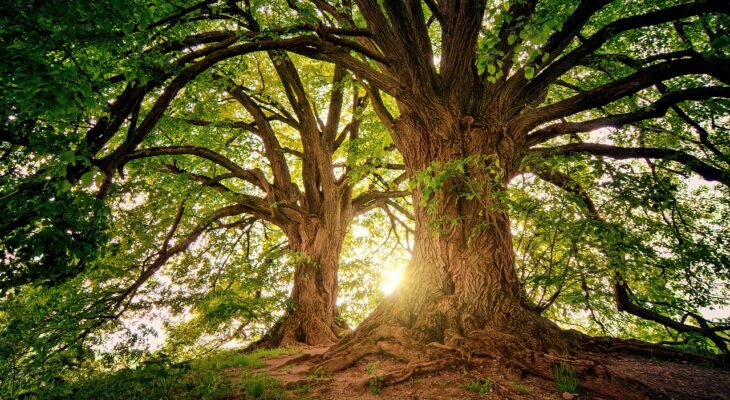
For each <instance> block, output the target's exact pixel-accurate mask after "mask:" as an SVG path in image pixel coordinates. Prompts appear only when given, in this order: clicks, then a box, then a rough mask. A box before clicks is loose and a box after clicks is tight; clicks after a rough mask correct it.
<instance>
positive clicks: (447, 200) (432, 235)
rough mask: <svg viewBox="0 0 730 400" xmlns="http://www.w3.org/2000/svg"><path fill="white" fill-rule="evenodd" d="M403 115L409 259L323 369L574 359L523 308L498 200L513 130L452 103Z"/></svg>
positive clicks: (546, 325) (509, 167) (513, 159)
mask: <svg viewBox="0 0 730 400" xmlns="http://www.w3.org/2000/svg"><path fill="white" fill-rule="evenodd" d="M402 109H404V110H406V111H407V112H405V113H403V114H402V115H401V117H400V118H398V119H397V120H396V122H395V124H394V129H395V135H394V138H395V142H396V146H397V147H398V149H399V151H401V152H402V153H403V156H404V161H405V164H406V168H407V170H408V172H409V173H410V174H411V175H412V176H414V177H415V180H416V182H418V186H417V187H416V188H415V190H414V192H413V203H414V211H415V218H416V229H415V231H416V234H415V247H414V252H413V258H412V260H411V261H410V263H409V265H408V267H407V269H406V272H405V275H404V278H403V280H402V283H401V285H400V287H399V288H398V289H397V290H396V292H395V293H394V294H393V295H391V296H389V297H388V298H387V299H386V300H385V301H384V302H383V303H382V304H381V305H380V306H379V307H378V308H377V309H376V310H375V311H374V312H373V313H372V314H371V315H370V316H369V317H368V318H367V319H366V320H365V321H364V322H363V323H362V325H361V326H360V327H359V328H358V329H357V331H356V332H355V333H354V334H352V335H350V336H348V337H347V338H346V339H344V340H343V341H342V342H341V343H340V344H338V345H337V346H336V347H334V348H333V349H332V350H331V351H330V352H329V353H328V354H326V355H325V362H324V364H323V365H324V366H325V367H326V368H328V369H332V370H336V369H340V368H345V367H347V366H349V365H351V364H352V363H354V362H356V361H357V360H358V359H359V358H360V357H362V356H363V355H365V354H369V353H374V352H385V353H389V354H392V355H394V356H396V357H399V358H402V359H404V360H406V361H411V362H412V361H414V360H416V359H420V358H422V357H423V356H426V355H427V354H428V353H429V352H432V349H440V350H444V349H446V350H449V351H458V352H459V353H460V354H461V355H462V356H463V357H470V354H471V353H472V352H479V351H480V349H485V348H488V349H489V350H488V351H489V352H490V353H494V352H495V351H496V352H497V353H500V352H501V353H503V354H504V355H505V356H506V355H508V354H512V353H515V352H519V351H520V350H521V349H525V350H530V351H539V352H555V353H564V352H566V351H568V349H569V348H570V346H571V344H570V343H569V341H568V338H567V337H566V336H565V335H563V334H562V331H561V329H559V328H558V327H557V325H555V324H554V323H552V322H551V321H549V320H547V319H546V318H543V317H542V316H540V315H539V313H537V312H536V311H533V310H532V309H531V307H530V305H529V304H527V303H526V299H525V296H524V292H523V288H522V287H521V285H520V283H519V280H518V277H517V274H516V270H515V264H514V251H513V246H512V235H511V230H510V222H509V218H508V215H507V214H506V210H505V207H504V206H503V205H502V204H501V203H500V200H499V196H500V193H501V192H502V191H503V190H504V189H505V187H506V184H507V183H508V182H509V179H510V178H511V177H512V176H513V175H514V174H515V172H516V171H517V167H518V163H519V158H520V157H519V154H517V153H516V152H515V146H514V144H513V143H512V142H511V138H510V136H511V135H509V134H508V132H507V130H508V129H509V126H508V125H507V124H504V123H503V122H501V121H500V119H499V118H495V116H494V115H484V116H481V117H480V120H481V121H482V123H481V124H479V125H478V126H475V125H474V123H473V122H474V118H473V117H472V116H470V115H468V114H467V115H464V113H463V112H460V110H459V109H458V105H457V106H456V107H454V106H453V105H449V104H448V103H441V104H438V103H437V104H433V103H432V104H431V106H430V107H419V108H414V109H413V111H410V110H409V109H408V108H407V107H405V105H404V106H402ZM419 171H426V173H425V174H424V172H419ZM434 182H437V183H434ZM419 349H420V350H419ZM414 350H415V351H414Z"/></svg>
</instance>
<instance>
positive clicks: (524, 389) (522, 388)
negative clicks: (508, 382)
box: [512, 382, 532, 394]
mask: <svg viewBox="0 0 730 400" xmlns="http://www.w3.org/2000/svg"><path fill="white" fill-rule="evenodd" d="M512 389H514V391H515V392H517V393H519V394H530V393H532V388H531V387H530V386H529V385H528V384H526V383H524V382H515V383H514V384H513V385H512Z"/></svg>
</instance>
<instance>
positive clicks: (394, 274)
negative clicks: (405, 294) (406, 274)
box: [380, 268, 403, 295]
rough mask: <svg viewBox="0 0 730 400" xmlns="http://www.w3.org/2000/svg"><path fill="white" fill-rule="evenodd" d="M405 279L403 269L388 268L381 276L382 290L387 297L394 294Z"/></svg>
mask: <svg viewBox="0 0 730 400" xmlns="http://www.w3.org/2000/svg"><path fill="white" fill-rule="evenodd" d="M402 277H403V268H387V269H385V270H383V273H382V275H381V284H380V290H381V291H382V292H383V293H385V294H386V295H388V294H391V293H393V291H394V290H395V288H396V287H398V284H400V281H401V278H402Z"/></svg>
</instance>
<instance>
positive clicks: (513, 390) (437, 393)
mask: <svg viewBox="0 0 730 400" xmlns="http://www.w3.org/2000/svg"><path fill="white" fill-rule="evenodd" d="M326 350H327V347H306V348H302V351H301V352H300V353H299V354H294V355H286V356H281V357H276V358H270V359H266V360H265V361H266V362H267V363H268V365H267V366H265V367H262V368H259V369H258V370H257V371H258V372H262V373H268V374H270V375H271V376H273V377H275V378H277V379H279V380H280V381H281V382H282V383H283V385H284V387H285V388H286V389H287V394H286V399H322V400H324V399H327V400H329V399H332V400H335V399H337V400H339V399H409V400H411V399H413V400H416V399H419V400H420V399H422V400H426V399H433V400H436V399H439V400H446V399H454V400H455V399H556V400H559V399H562V398H563V397H562V396H563V393H559V392H558V391H557V390H556V387H555V382H554V381H551V380H547V379H544V378H540V377H536V376H530V375H525V374H523V373H521V372H520V371H519V370H516V369H514V368H505V367H503V366H501V364H500V363H498V362H497V361H496V360H493V359H488V358H476V357H475V358H472V359H471V360H470V362H469V363H467V362H466V361H465V363H464V365H461V366H458V367H455V368H451V369H448V370H444V371H440V372H438V373H433V374H424V375H419V376H413V377H411V378H410V379H408V380H406V381H405V382H402V383H399V384H396V385H393V386H388V387H382V388H381V387H380V381H379V377H380V376H384V375H386V374H388V373H389V372H394V371H397V370H402V369H403V368H404V364H403V363H401V362H398V361H395V360H393V359H389V358H386V357H383V356H377V355H376V356H368V357H365V358H363V359H362V360H360V361H359V362H358V363H357V364H355V365H354V366H353V367H351V368H347V369H345V370H344V371H341V372H338V373H335V374H331V375H326V374H323V373H320V372H319V371H317V370H314V367H315V365H316V361H317V358H316V357H317V356H318V355H321V354H322V353H324V352H325V351H326ZM593 359H594V360H598V361H600V364H601V366H602V368H605V371H604V374H603V375H604V376H606V377H610V376H611V375H614V373H615V375H629V376H631V377H633V378H635V380H636V382H635V384H634V385H633V387H630V386H627V385H625V384H622V383H618V382H612V381H611V379H610V378H606V380H605V381H603V382H601V381H600V380H599V381H596V380H595V377H593V384H595V383H596V382H599V384H601V385H603V388H604V389H605V388H606V387H608V388H610V390H609V392H610V393H612V394H613V395H612V396H611V397H606V395H605V393H604V394H603V395H601V396H599V395H596V394H595V393H592V392H591V391H590V390H586V389H585V388H579V390H578V391H577V393H575V394H574V395H573V396H574V397H573V398H574V399H577V400H583V399H586V400H587V399H593V400H599V399H603V400H609V399H650V398H651V397H648V396H647V395H645V394H643V393H642V391H641V389H640V387H641V386H643V385H645V386H646V387H647V388H651V389H653V390H654V392H655V393H661V394H662V396H663V397H664V398H668V399H702V400H729V399H730V371H728V370H720V369H715V368H709V367H703V366H698V365H693V364H690V363H687V362H670V361H660V360H652V359H648V358H645V357H639V356H630V355H621V354H610V355H595V357H594V358H593ZM229 373H231V374H235V373H236V370H230V371H229ZM579 378H580V377H579ZM484 380H489V381H490V382H491V383H492V384H491V388H490V389H489V390H488V391H487V390H484V386H482V391H483V392H484V393H479V392H478V391H474V390H470V389H469V388H468V386H469V384H470V383H471V384H473V383H475V382H477V383H483V382H484ZM612 385H613V387H612ZM475 389H476V390H478V388H475ZM604 392H605V391H604Z"/></svg>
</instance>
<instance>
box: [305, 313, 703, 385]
mask: <svg viewBox="0 0 730 400" xmlns="http://www.w3.org/2000/svg"><path fill="white" fill-rule="evenodd" d="M524 312H526V313H531V312H530V311H529V310H526V309H525V310H524ZM378 318H382V317H377V314H375V315H374V316H373V318H369V319H368V320H366V321H365V322H364V323H363V325H361V326H360V328H358V330H357V331H355V332H353V333H352V334H350V335H348V336H347V337H345V338H344V339H343V340H342V341H341V342H340V343H338V344H336V345H334V346H333V347H331V348H330V350H329V351H327V352H326V353H325V354H323V355H322V356H321V357H320V358H319V360H318V361H317V364H316V365H315V367H314V368H313V369H314V370H317V369H319V370H322V371H327V372H328V373H334V372H337V371H341V370H344V369H347V368H349V367H351V366H353V365H355V364H356V363H357V362H358V361H360V360H361V359H362V358H364V357H366V356H370V355H379V356H386V357H388V358H391V359H394V360H397V361H399V362H401V363H403V367H402V368H400V369H398V370H395V371H390V372H388V373H386V374H383V375H382V376H380V377H379V379H378V381H377V385H378V387H380V388H382V387H386V386H389V385H395V384H397V383H400V382H404V381H406V380H408V379H410V378H413V377H416V376H418V375H422V374H431V373H435V372H438V371H443V370H448V369H450V368H464V369H469V368H472V367H475V366H476V364H477V363H478V362H482V361H483V360H485V359H487V360H491V361H492V362H496V363H497V364H498V365H500V366H501V367H502V368H503V369H505V370H518V371H520V373H522V374H527V375H532V376H536V377H539V378H542V379H545V380H548V381H555V380H556V376H555V374H556V372H555V371H556V368H558V367H562V368H568V369H569V370H571V371H574V372H575V374H576V375H577V377H578V378H579V383H578V386H579V387H580V388H582V389H583V390H584V391H589V392H592V393H595V394H598V395H600V396H601V397H604V398H621V399H671V398H672V397H671V396H670V395H669V394H667V393H665V392H664V391H663V390H662V389H656V388H653V387H650V386H649V385H647V384H646V383H644V382H642V381H641V380H638V379H636V378H635V377H633V376H632V375H631V374H630V373H627V372H624V371H620V370H616V369H615V368H614V369H609V368H607V367H606V366H605V365H604V361H603V354H606V353H607V352H609V351H620V348H619V347H620V346H629V345H630V347H627V348H626V349H627V350H629V352H630V353H634V354H639V355H641V354H642V353H644V352H640V351H637V350H636V349H640V348H644V347H646V348H647V349H648V348H649V346H650V345H649V344H641V343H640V342H638V341H615V340H614V341H612V342H611V343H613V345H614V347H613V348H612V349H611V350H607V348H606V347H605V346H607V343H608V342H607V341H606V340H598V341H597V340H596V339H594V338H589V337H585V336H583V335H582V334H580V333H579V332H577V331H574V330H567V331H564V330H561V329H559V328H558V327H557V326H556V325H555V324H554V323H552V322H551V321H549V320H547V319H545V318H543V317H541V316H539V315H537V314H534V313H532V315H531V316H529V317H523V318H529V321H523V325H522V326H523V328H524V329H523V330H522V331H517V330H515V329H513V328H510V327H508V328H506V329H505V328H500V329H496V328H485V329H481V330H474V331H471V332H468V333H467V334H465V335H464V336H457V335H454V334H453V332H444V333H443V336H444V339H445V340H444V342H443V343H441V342H429V343H424V342H423V341H421V340H418V339H417V337H418V336H419V335H418V334H416V335H414V334H413V330H411V329H408V328H406V327H403V326H398V325H395V324H383V323H376V321H377V320H378ZM381 320H382V319H381ZM537 329H541V330H542V335H540V336H533V335H535V334H536V330H537ZM616 346H619V347H616ZM653 349H654V350H655V353H654V354H657V350H658V348H657V346H656V345H654V346H653ZM646 354H649V353H648V352H646ZM662 354H665V355H667V356H674V357H675V358H677V359H681V360H687V359H688V358H687V357H688V355H687V353H683V352H678V351H671V349H666V348H663V353H662ZM692 361H707V360H705V359H704V358H703V357H701V356H700V358H696V359H693V360H692ZM617 386H618V387H620V388H621V393H622V394H621V395H620V396H618V397H617V396H615V394H616V390H617ZM627 393H628V394H627Z"/></svg>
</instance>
